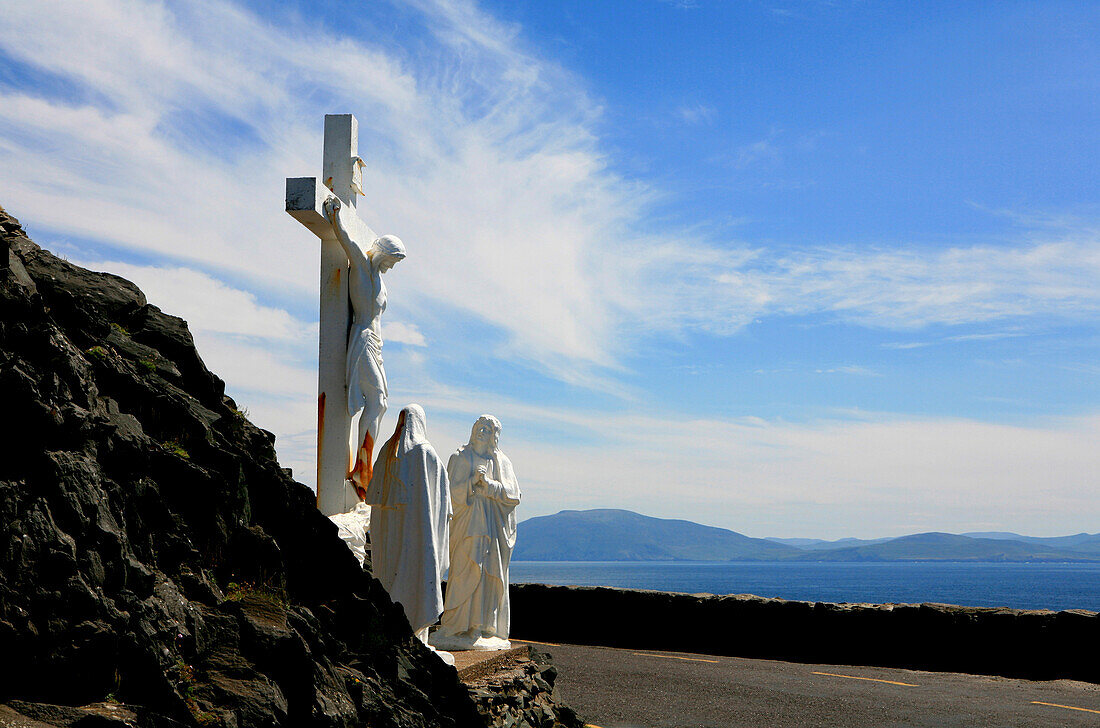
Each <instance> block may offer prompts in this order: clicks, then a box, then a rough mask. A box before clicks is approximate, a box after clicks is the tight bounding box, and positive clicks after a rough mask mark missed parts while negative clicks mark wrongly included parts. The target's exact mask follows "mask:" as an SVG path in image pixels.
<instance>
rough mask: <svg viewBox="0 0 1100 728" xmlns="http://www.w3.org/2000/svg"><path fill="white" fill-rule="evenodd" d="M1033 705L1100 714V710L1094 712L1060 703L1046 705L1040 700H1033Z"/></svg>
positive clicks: (1089, 709) (1090, 709)
mask: <svg viewBox="0 0 1100 728" xmlns="http://www.w3.org/2000/svg"><path fill="white" fill-rule="evenodd" d="M1031 704H1032V705H1049V706H1050V707H1052V708H1065V709H1066V710H1083V711H1084V712H1086V713H1100V710H1093V709H1092V708H1076V707H1074V706H1072V705H1059V704H1058V703H1044V702H1042V701H1039V700H1032V701H1031Z"/></svg>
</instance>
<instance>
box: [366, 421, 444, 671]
mask: <svg viewBox="0 0 1100 728" xmlns="http://www.w3.org/2000/svg"><path fill="white" fill-rule="evenodd" d="M425 427H426V423H425V419H424V410H423V408H421V406H420V405H418V404H410V405H409V406H407V407H405V408H404V409H403V410H401V414H400V415H399V416H398V419H397V429H396V430H395V431H394V433H393V437H391V438H390V439H389V440H387V441H386V444H385V445H383V446H382V448H381V450H379V452H378V459H377V460H376V461H375V463H374V471H373V474H372V475H371V479H370V484H369V486H368V487H367V493H366V502H367V503H368V504H369V505H370V506H371V532H370V536H371V559H372V570H373V571H374V576H375V578H376V579H378V580H379V581H380V582H382V586H383V587H385V589H386V591H387V592H389V595H390V598H391V599H393V601H395V602H397V603H399V604H400V605H401V606H402V607H403V608H404V610H405V616H407V617H408V618H409V626H411V627H412V630H413V632H414V633H415V634H416V636H417V638H419V639H420V641H421V642H424V643H425V644H427V642H428V628H429V627H430V626H431V625H433V624H435V621H436V620H437V619H439V615H440V613H442V612H443V576H444V574H445V573H446V571H447V558H448V551H447V546H448V543H447V540H448V539H447V524H448V522H449V521H450V519H451V493H450V489H449V488H448V487H447V471H446V470H445V469H444V468H443V461H442V460H440V458H439V456H438V455H436V453H435V450H434V449H433V448H432V446H431V443H429V442H428V439H427V437H426V433H425ZM441 655H442V653H441ZM447 657H449V656H445V657H444V661H447Z"/></svg>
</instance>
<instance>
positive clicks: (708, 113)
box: [676, 104, 718, 124]
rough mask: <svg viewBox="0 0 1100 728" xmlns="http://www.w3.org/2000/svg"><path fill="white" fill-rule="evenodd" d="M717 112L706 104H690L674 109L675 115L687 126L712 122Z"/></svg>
mask: <svg viewBox="0 0 1100 728" xmlns="http://www.w3.org/2000/svg"><path fill="white" fill-rule="evenodd" d="M717 114H718V111H717V110H716V109H715V108H714V107H713V106H708V105H706V104H692V105H687V106H681V107H679V108H678V109H676V115H677V116H678V117H680V119H681V120H683V121H684V122H685V123H688V124H702V123H710V122H711V121H714V117H715V116H716V115H717Z"/></svg>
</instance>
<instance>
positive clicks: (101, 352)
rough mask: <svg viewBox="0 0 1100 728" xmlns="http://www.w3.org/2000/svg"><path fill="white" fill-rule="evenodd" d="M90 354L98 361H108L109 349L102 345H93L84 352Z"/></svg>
mask: <svg viewBox="0 0 1100 728" xmlns="http://www.w3.org/2000/svg"><path fill="white" fill-rule="evenodd" d="M84 353H85V354H87V355H88V356H90V357H92V358H93V359H95V360H96V361H107V350H106V349H104V348H103V347H102V346H93V347H92V348H91V349H88V350H87V351H85V352H84Z"/></svg>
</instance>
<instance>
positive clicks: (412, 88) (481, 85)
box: [0, 0, 1100, 538]
mask: <svg viewBox="0 0 1100 728" xmlns="http://www.w3.org/2000/svg"><path fill="white" fill-rule="evenodd" d="M317 5H318V4H316V3H304V2H303V3H292V2H288V3H282V4H280V5H279V8H278V9H277V10H272V9H271V7H270V4H269V3H251V4H250V3H229V2H216V1H214V0H205V1H201V2H190V3H156V2H148V1H146V0H94V1H89V2H79V3H78V2H61V1H54V0H42V2H39V3H35V4H34V6H33V7H32V6H31V4H30V3H12V4H5V5H3V6H0V172H2V174H0V204H2V205H4V206H5V207H6V208H7V209H8V210H9V211H11V212H12V213H13V214H14V215H16V216H17V217H19V218H20V219H21V220H22V221H23V223H24V224H25V226H26V227H27V228H28V230H29V231H30V232H31V234H32V236H33V237H35V239H36V240H38V241H39V242H40V243H42V244H44V245H46V246H47V247H49V248H51V249H53V250H55V251H56V252H59V253H61V254H64V255H65V256H66V257H68V258H69V259H71V260H73V261H75V262H78V263H81V264H83V265H87V266H89V267H93V268H98V269H102V270H110V271H112V272H116V273H118V274H120V275H123V276H126V277H129V278H131V279H133V280H135V281H136V282H137V283H138V284H139V285H141V286H142V287H143V289H144V290H145V291H146V292H147V294H148V295H149V298H150V300H151V301H153V302H154V303H157V304H158V305H160V306H161V307H162V308H164V309H165V310H167V311H169V312H172V313H176V314H178V315H181V316H183V317H184V318H186V319H188V321H189V322H190V324H191V326H192V329H193V330H194V332H195V336H196V341H197V342H198V345H199V347H200V352H201V353H202V355H203V356H204V358H205V360H206V361H207V363H208V364H209V365H210V366H211V368H212V369H214V370H215V371H217V372H218V373H219V374H220V375H222V376H223V377H224V378H225V379H226V381H227V386H228V389H229V391H230V392H231V393H232V394H233V396H234V397H235V398H236V399H237V400H238V401H239V402H240V403H241V404H242V405H244V406H247V407H248V409H249V411H250V412H251V413H252V416H253V419H254V420H256V421H257V422H258V423H259V424H261V425H263V426H265V427H267V428H268V429H271V430H272V431H274V432H275V433H276V435H277V437H278V439H277V447H278V449H279V452H280V457H281V458H282V460H283V461H284V464H286V465H288V466H291V467H293V468H294V470H295V473H296V474H297V476H298V477H299V478H300V479H302V480H303V481H304V482H307V483H309V484H312V477H311V474H312V472H313V464H312V447H313V441H314V440H313V438H314V435H315V433H314V431H313V429H312V428H313V422H314V412H313V407H314V397H315V381H314V374H313V366H314V365H315V360H316V350H315V346H316V345H315V337H316V295H317V282H316V265H317V261H316V243H315V240H314V239H312V236H311V235H310V234H309V233H308V232H306V231H305V230H303V229H302V228H301V227H300V226H298V225H297V223H295V222H294V221H293V220H292V219H290V218H289V217H288V216H286V215H285V213H283V212H282V190H283V180H284V178H285V177H288V176H303V175H311V174H318V173H319V170H318V166H319V162H320V151H321V145H320V141H321V118H322V116H323V114H324V113H343V112H351V113H354V114H356V116H357V118H358V119H359V123H360V154H361V155H362V156H363V157H364V158H365V159H366V160H367V163H368V168H367V171H366V178H365V182H366V187H367V196H366V197H365V198H363V201H362V202H360V206H359V210H360V214H361V215H363V216H364V217H365V218H366V219H367V220H368V221H369V222H370V223H371V225H372V226H373V227H374V228H375V229H376V230H377V231H379V232H380V233H394V234H398V235H400V236H401V237H402V239H403V240H404V241H405V243H406V245H407V246H408V248H409V250H410V255H409V258H408V259H407V261H405V262H403V263H402V264H401V265H399V266H398V267H397V268H395V269H394V271H392V272H391V273H390V274H388V285H389V288H390V308H389V309H388V311H387V313H386V319H385V321H384V335H385V338H386V350H385V357H386V365H387V372H388V374H389V379H390V383H391V387H392V389H393V392H392V396H393V399H392V401H391V413H390V415H389V416H388V419H387V421H386V423H385V424H384V425H383V428H384V429H386V430H388V429H389V428H391V427H392V424H391V421H392V420H393V416H394V415H395V414H396V411H397V410H398V409H399V408H400V406H401V405H402V404H404V403H406V402H411V401H417V402H420V403H421V404H423V405H424V406H425V409H426V410H427V413H428V421H429V434H430V436H431V439H432V440H433V442H434V444H435V445H436V448H437V449H438V450H440V451H441V452H445V451H449V450H451V449H452V448H454V447H456V446H457V445H458V444H461V442H463V441H464V440H465V438H466V437H467V435H468V428H469V424H470V423H472V421H473V420H474V418H475V417H476V416H477V415H478V414H480V413H481V412H483V411H489V412H493V413H494V414H496V415H498V416H499V417H500V418H501V419H502V421H503V422H504V424H505V434H504V440H503V442H504V446H505V449H506V451H508V452H509V454H510V456H511V458H512V460H513V461H514V462H515V463H516V467H517V471H518V473H519V475H520V479H521V483H522V484H523V486H524V489H525V502H524V505H523V506H522V512H521V517H529V516H534V515H542V514H545V513H553V512H556V511H557V510H560V509H564V508H593V507H618V508H629V509H632V510H637V511H640V512H643V513H647V514H651V515H656V516H666V517H677V518H688V519H692V520H696V521H700V522H703V523H708V524H713V525H718V526H723V527H727V528H732V529H734V530H738V531H741V532H744V533H747V534H749V535H753V536H771V535H774V536H816V537H823V538H835V537H841V536H885V535H899V534H901V533H908V532H915V531H929V530H944V531H952V532H962V531H970V530H1015V531H1020V532H1025V533H1031V534H1035V535H1053V534H1061V533H1069V532H1076V531H1082V530H1086V531H1090V532H1095V531H1097V530H1100V525H1098V524H1100V448H1098V447H1097V446H1096V443H1097V441H1098V436H1100V326H1098V321H1100V319H1098V316H1100V285H1098V284H1100V197H1098V195H1097V190H1098V189H1100V179H1098V178H1100V172H1098V171H1097V170H1100V137H1098V136H1097V134H1096V130H1097V129H1098V128H1100V40H1098V39H1100V7H1097V6H1096V4H1095V3H1058V2H1042V3H1011V2H996V3H993V2H991V3H921V4H913V3H901V2H896V3H891V2H870V1H866V2H840V1H838V2H811V1H806V2H779V1H776V2H747V1H746V2H707V1H706V0H697V1H696V2H662V1H659V0H632V1H630V2H610V1H609V2H601V3H592V2H580V1H578V2H554V3H547V2H534V1H518V2H484V3H475V2H468V1H466V0H416V1H415V2H409V3H404V2H402V3H397V2H394V3H390V2H384V1H382V0H372V1H371V2H362V1H360V2H333V3H324V4H321V5H320V6H319V7H318V6H317Z"/></svg>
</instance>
